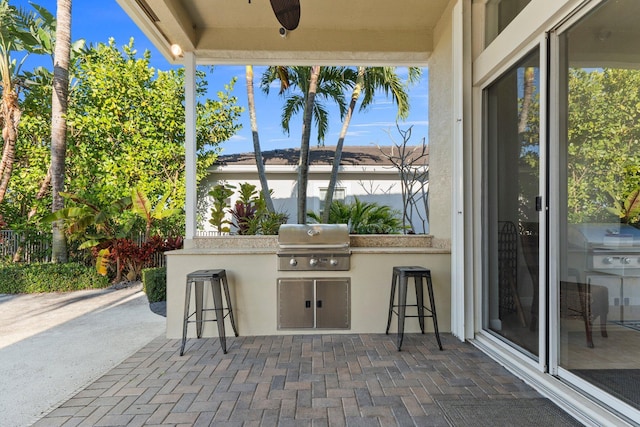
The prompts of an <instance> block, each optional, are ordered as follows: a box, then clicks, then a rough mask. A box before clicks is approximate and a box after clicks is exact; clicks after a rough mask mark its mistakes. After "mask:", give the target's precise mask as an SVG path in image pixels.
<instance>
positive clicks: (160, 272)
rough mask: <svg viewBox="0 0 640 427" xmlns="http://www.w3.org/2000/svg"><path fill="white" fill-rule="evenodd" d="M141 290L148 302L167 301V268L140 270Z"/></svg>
mask: <svg viewBox="0 0 640 427" xmlns="http://www.w3.org/2000/svg"><path fill="white" fill-rule="evenodd" d="M142 289H143V290H144V292H145V293H146V294H147V298H148V299H149V302H159V301H166V300H167V268H166V267H157V268H145V269H143V270H142Z"/></svg>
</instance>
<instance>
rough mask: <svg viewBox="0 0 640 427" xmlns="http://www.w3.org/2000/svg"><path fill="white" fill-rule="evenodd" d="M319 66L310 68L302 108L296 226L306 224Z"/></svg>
mask: <svg viewBox="0 0 640 427" xmlns="http://www.w3.org/2000/svg"><path fill="white" fill-rule="evenodd" d="M319 74H320V66H319V65H314V66H313V67H311V77H310V79H309V92H308V93H307V99H306V102H305V106H304V116H303V119H302V141H301V142H300V161H299V163H298V224H306V223H307V183H308V179H309V139H310V137H311V116H312V114H311V113H312V111H313V103H314V102H315V98H316V91H317V89H318V75H319Z"/></svg>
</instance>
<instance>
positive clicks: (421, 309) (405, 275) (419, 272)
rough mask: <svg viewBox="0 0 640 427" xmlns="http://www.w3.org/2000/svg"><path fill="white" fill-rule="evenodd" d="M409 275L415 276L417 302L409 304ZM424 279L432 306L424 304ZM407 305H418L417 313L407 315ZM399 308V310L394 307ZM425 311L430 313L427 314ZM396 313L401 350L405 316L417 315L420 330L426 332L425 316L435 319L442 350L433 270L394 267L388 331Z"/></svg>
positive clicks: (435, 327) (399, 347) (437, 336)
mask: <svg viewBox="0 0 640 427" xmlns="http://www.w3.org/2000/svg"><path fill="white" fill-rule="evenodd" d="M409 277H413V283H414V285H415V288H416V304H407V282H408V279H409ZM423 279H424V280H425V281H426V283H427V291H428V292H429V302H430V308H427V307H425V306H424V290H423ZM398 284H399V291H398V304H394V300H395V295H396V287H397V285H398ZM407 307H417V309H418V314H417V315H406V308H407ZM395 308H397V309H398V311H395V310H394V309H395ZM425 311H426V312H428V313H429V314H425ZM393 313H395V314H396V315H397V316H398V337H397V347H398V351H400V349H401V347H402V340H403V338H404V319H405V317H417V318H418V321H419V323H420V330H421V331H422V333H423V334H424V318H425V317H431V318H432V319H433V329H434V331H435V333H436V339H437V340H438V347H440V350H442V343H441V342H440V333H439V332H438V319H437V317H436V305H435V302H434V299H433V285H432V283H431V270H429V269H427V268H424V267H415V266H412V267H406V266H403V267H393V276H392V278H391V299H390V300H389V318H388V320H387V331H386V334H387V335H388V334H389V328H390V327H391V316H392V315H393Z"/></svg>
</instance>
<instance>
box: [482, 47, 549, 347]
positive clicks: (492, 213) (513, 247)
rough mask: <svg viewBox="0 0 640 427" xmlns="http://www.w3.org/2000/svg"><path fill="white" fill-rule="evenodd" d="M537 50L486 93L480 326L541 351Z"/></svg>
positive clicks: (511, 341) (516, 344)
mask: <svg viewBox="0 0 640 427" xmlns="http://www.w3.org/2000/svg"><path fill="white" fill-rule="evenodd" d="M539 64H540V53H539V50H538V49H536V50H534V51H533V52H530V53H529V54H528V55H526V56H525V57H524V58H523V59H522V60H520V61H519V62H518V63H517V64H515V65H514V66H512V67H511V68H510V69H509V70H507V71H506V72H505V73H504V74H503V75H502V76H501V77H499V78H498V79H497V80H496V81H495V82H494V83H493V84H492V85H491V86H489V87H488V88H487V89H485V91H484V105H485V123H486V136H485V140H484V144H483V152H484V167H483V183H484V184H483V187H484V195H483V200H484V202H485V203H484V207H485V208H484V227H485V235H486V236H487V239H486V240H485V244H486V250H485V251H484V254H485V258H484V264H485V271H486V273H485V283H484V295H485V301H484V308H483V316H484V321H483V323H484V325H483V327H484V329H485V330H486V331H489V332H490V333H491V334H494V335H495V336H497V337H499V338H500V339H502V340H504V341H505V342H507V343H508V344H510V345H513V346H514V347H516V348H518V349H520V350H522V351H523V352H525V353H527V354H529V355H531V356H532V357H534V358H537V357H538V356H539V342H538V340H539V332H540V331H539V297H540V293H539V291H538V290H539V282H540V280H539V266H540V262H539V261H540V255H539V249H538V248H539V235H540V234H539V223H540V221H539V217H540V210H541V203H542V199H541V197H540V195H541V191H540V176H541V171H540V168H541V166H540V137H539V135H540V66H539Z"/></svg>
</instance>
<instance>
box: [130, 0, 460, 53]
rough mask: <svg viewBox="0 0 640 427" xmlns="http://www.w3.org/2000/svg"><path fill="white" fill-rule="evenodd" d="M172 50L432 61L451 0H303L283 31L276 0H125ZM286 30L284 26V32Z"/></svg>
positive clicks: (150, 31)
mask: <svg viewBox="0 0 640 427" xmlns="http://www.w3.org/2000/svg"><path fill="white" fill-rule="evenodd" d="M117 1H118V3H119V4H120V5H121V6H122V8H123V9H124V10H125V11H126V12H127V14H128V15H129V16H130V17H131V18H132V19H133V20H134V22H135V23H136V24H137V25H138V26H139V27H140V28H141V29H142V31H143V32H144V33H145V34H146V35H147V37H149V39H150V40H151V41H152V42H153V43H154V44H155V45H156V47H158V49H159V50H160V51H161V52H162V53H163V54H164V56H165V57H166V58H167V59H168V60H170V61H172V62H177V63H179V62H180V59H179V58H173V56H172V54H171V50H170V47H171V45H172V44H178V45H180V47H182V49H183V50H184V51H187V52H194V53H195V55H196V59H197V62H198V63H199V64H255V65H259V64H262V65H269V64H274V63H279V64H287V65H310V64H320V63H322V64H329V63H333V64H341V65H405V64H406V65H426V63H427V61H428V59H429V56H430V55H431V51H432V49H433V43H434V28H435V26H436V25H437V24H438V22H439V21H440V18H441V17H442V16H443V13H444V12H445V10H446V8H447V4H448V3H449V0H394V1H389V0H348V1H345V0H300V22H299V25H298V27H297V28H296V29H295V30H294V31H281V25H280V23H279V22H278V19H277V18H276V16H275V15H274V12H273V9H272V7H271V4H270V1H269V0H251V2H249V0H117ZM282 33H284V34H282Z"/></svg>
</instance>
